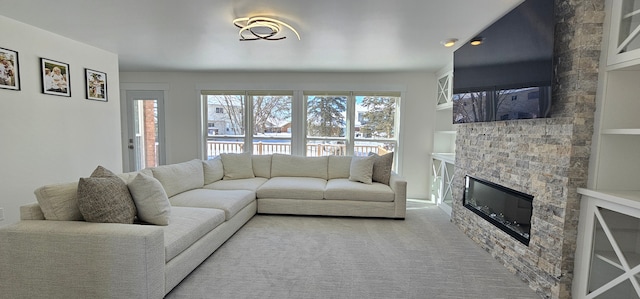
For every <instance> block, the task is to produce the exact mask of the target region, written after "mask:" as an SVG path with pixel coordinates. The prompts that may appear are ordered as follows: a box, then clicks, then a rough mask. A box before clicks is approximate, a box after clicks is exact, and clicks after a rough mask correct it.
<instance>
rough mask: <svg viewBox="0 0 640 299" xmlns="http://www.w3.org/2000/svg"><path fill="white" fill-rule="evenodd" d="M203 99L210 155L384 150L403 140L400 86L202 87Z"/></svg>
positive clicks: (394, 147) (313, 153)
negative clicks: (388, 89)
mask: <svg viewBox="0 0 640 299" xmlns="http://www.w3.org/2000/svg"><path fill="white" fill-rule="evenodd" d="M202 100H203V105H202V107H203V110H204V111H203V117H206V120H204V119H203V128H204V129H205V130H206V131H205V132H206V133H203V135H204V136H205V138H206V142H205V144H206V146H205V147H206V155H207V156H208V157H209V158H211V157H213V156H216V155H219V154H221V153H241V152H248V151H251V152H252V153H253V154H265V155H266V154H273V153H282V154H300V155H306V156H327V155H368V154H369V153H370V152H373V153H377V154H385V153H387V152H391V151H395V149H396V147H397V145H398V143H397V132H398V123H397V120H398V119H399V118H398V113H399V109H398V107H399V103H400V93H398V92H396V93H358V92H326V91H325V92H315V91H237V92H234V91H203V92H202ZM298 111H299V112H298ZM220 112H222V113H220ZM247 116H249V117H247ZM205 124H206V125H205ZM296 124H298V125H296Z"/></svg>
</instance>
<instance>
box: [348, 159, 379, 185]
mask: <svg viewBox="0 0 640 299" xmlns="http://www.w3.org/2000/svg"><path fill="white" fill-rule="evenodd" d="M373 162H375V157H374V156H368V157H353V158H352V159H351V167H350V168H349V180H350V181H354V182H361V183H365V184H368V185H370V184H371V183H372V182H373V181H372V180H371V177H372V175H373Z"/></svg>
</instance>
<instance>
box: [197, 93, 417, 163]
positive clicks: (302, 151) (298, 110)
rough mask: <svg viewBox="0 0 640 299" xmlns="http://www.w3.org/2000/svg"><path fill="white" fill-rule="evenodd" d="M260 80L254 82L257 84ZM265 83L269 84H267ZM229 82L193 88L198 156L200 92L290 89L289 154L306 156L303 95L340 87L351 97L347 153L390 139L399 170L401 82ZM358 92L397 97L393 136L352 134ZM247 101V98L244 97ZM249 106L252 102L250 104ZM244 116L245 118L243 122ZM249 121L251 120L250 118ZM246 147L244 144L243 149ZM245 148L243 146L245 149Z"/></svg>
mask: <svg viewBox="0 0 640 299" xmlns="http://www.w3.org/2000/svg"><path fill="white" fill-rule="evenodd" d="M259 85H260V84H258V86H259ZM267 85H269V84H267ZM229 86H233V87H235V88H233V89H229V88H228V87H229ZM229 86H226V84H221V85H220V84H199V85H197V86H196V89H197V90H198V91H199V94H198V96H199V100H200V101H202V102H203V105H201V109H202V111H201V119H200V121H201V122H202V124H201V128H203V129H202V131H203V133H202V134H201V135H202V136H203V137H202V139H201V140H202V143H203V144H202V146H201V147H200V150H202V151H203V152H202V153H201V155H202V157H204V158H205V159H206V156H207V147H206V137H207V134H206V124H207V120H206V117H207V115H206V113H207V112H206V108H207V107H206V105H204V103H205V101H204V100H202V99H203V94H220V92H224V91H228V90H234V91H239V90H244V92H247V93H262V94H264V93H273V92H277V91H288V92H290V93H291V92H292V93H293V99H292V107H291V113H292V116H291V155H297V156H306V155H307V153H306V142H307V136H306V135H307V134H306V113H307V108H306V96H305V94H309V93H322V94H335V93H344V92H336V90H338V91H340V90H342V91H344V90H352V91H350V92H349V93H350V95H351V97H350V98H349V100H348V105H347V113H348V115H350V116H351V117H347V130H348V131H350V132H352V133H353V134H351V133H350V134H346V138H347V141H346V143H347V145H348V147H347V148H348V150H347V153H346V154H347V155H353V149H354V145H355V144H356V143H357V142H371V141H374V142H380V143H393V144H394V152H396V154H395V155H394V170H395V171H398V170H399V166H400V164H401V163H400V160H401V157H400V153H399V151H400V150H401V149H400V145H401V144H402V138H403V135H402V134H401V127H402V126H403V120H402V119H401V118H400V115H402V113H403V112H402V110H403V106H402V98H403V97H405V92H406V87H405V86H401V85H389V84H375V85H362V86H360V87H358V86H355V88H354V86H347V87H345V86H325V85H322V84H321V85H317V84H311V85H309V84H306V85H305V84H301V85H293V86H291V85H279V84H275V85H273V88H271V87H270V86H262V87H259V88H255V86H252V85H251V84H229ZM360 95H365V96H367V95H368V96H393V97H397V98H398V100H397V101H396V103H395V105H396V107H395V115H394V118H395V119H394V138H384V139H382V138H378V139H369V138H360V137H355V119H356V118H357V115H356V111H355V102H356V101H355V96H360ZM247 101H248V100H247ZM251 106H252V105H251ZM245 115H246V116H248V115H253V114H252V113H251V114H249V113H245ZM246 121H247V120H245V122H246ZM251 121H252V120H251ZM247 128H251V130H252V126H249V124H247ZM252 136H253V132H248V131H246V130H245V138H246V140H245V144H247V143H249V144H251V142H252ZM246 148H247V147H246V146H245V149H246ZM248 148H251V149H252V146H249V147H248ZM245 151H246V150H245Z"/></svg>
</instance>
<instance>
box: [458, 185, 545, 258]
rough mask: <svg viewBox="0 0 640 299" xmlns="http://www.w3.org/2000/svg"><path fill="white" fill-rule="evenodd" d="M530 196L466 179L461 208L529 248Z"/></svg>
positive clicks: (531, 209)
mask: <svg viewBox="0 0 640 299" xmlns="http://www.w3.org/2000/svg"><path fill="white" fill-rule="evenodd" d="M532 202H533V196H531V195H528V194H525V193H522V192H519V191H516V190H512V189H509V188H507V187H504V186H501V185H498V184H495V183H491V182H487V181H483V180H479V179H476V178H472V177H470V176H467V177H466V186H465V193H464V206H465V207H467V208H468V209H469V210H471V211H473V212H474V213H476V214H478V215H479V216H481V217H482V218H484V219H486V220H487V221H489V222H491V223H492V224H494V225H495V226H496V227H498V228H500V229H501V230H503V231H505V232H506V233H508V234H509V235H511V236H513V237H514V238H515V239H517V240H518V241H520V242H522V243H524V244H526V245H529V239H530V233H531V214H532V211H533V205H532Z"/></svg>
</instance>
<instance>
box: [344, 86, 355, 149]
mask: <svg viewBox="0 0 640 299" xmlns="http://www.w3.org/2000/svg"><path fill="white" fill-rule="evenodd" d="M357 118H358V117H357V115H356V97H355V96H354V94H353V92H349V97H348V98H347V132H346V133H345V139H346V140H345V143H346V144H345V145H346V150H347V155H350V156H352V155H353V148H354V142H355V131H356V124H355V123H356V120H357Z"/></svg>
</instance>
